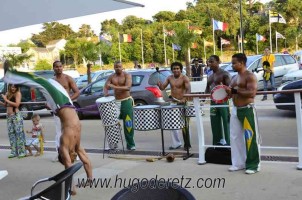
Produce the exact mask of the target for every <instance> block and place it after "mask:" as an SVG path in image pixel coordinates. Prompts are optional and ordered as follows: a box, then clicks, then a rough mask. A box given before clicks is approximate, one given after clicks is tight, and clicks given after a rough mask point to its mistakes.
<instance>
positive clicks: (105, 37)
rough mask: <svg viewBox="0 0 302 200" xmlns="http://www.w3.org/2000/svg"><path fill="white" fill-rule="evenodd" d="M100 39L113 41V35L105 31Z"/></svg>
mask: <svg viewBox="0 0 302 200" xmlns="http://www.w3.org/2000/svg"><path fill="white" fill-rule="evenodd" d="M100 40H102V41H110V42H111V41H112V36H111V35H109V34H107V33H103V34H101V35H100Z"/></svg>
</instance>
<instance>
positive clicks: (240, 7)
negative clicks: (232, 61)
mask: <svg viewBox="0 0 302 200" xmlns="http://www.w3.org/2000/svg"><path fill="white" fill-rule="evenodd" d="M239 12H240V38H241V51H242V53H244V38H243V27H242V0H239Z"/></svg>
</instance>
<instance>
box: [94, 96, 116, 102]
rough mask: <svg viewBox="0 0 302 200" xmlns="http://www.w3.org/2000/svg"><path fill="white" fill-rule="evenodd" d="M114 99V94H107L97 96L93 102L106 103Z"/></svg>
mask: <svg viewBox="0 0 302 200" xmlns="http://www.w3.org/2000/svg"><path fill="white" fill-rule="evenodd" d="M114 100H115V97H114V96H108V97H102V98H98V99H97V100H96V101H95V102H96V103H108V102H110V101H114Z"/></svg>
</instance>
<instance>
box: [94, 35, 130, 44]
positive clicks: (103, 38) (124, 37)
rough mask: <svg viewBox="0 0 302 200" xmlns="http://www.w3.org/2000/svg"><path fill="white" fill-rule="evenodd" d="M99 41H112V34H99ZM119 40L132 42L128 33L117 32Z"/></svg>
mask: <svg viewBox="0 0 302 200" xmlns="http://www.w3.org/2000/svg"><path fill="white" fill-rule="evenodd" d="M99 39H100V41H104V42H106V43H111V42H112V36H111V35H110V34H107V33H103V34H101V35H100V36H99ZM119 42H122V43H123V42H128V43H131V42H132V36H131V35H130V34H119Z"/></svg>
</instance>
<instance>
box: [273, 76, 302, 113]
mask: <svg viewBox="0 0 302 200" xmlns="http://www.w3.org/2000/svg"><path fill="white" fill-rule="evenodd" d="M301 88H302V80H297V81H292V82H287V83H284V84H282V85H281V86H280V87H278V89H277V90H278V91H281V90H292V89H301ZM301 94H302V93H300V96H301V97H302V95H301ZM273 100H274V102H275V103H276V104H277V103H294V102H295V98H294V93H288V94H281V93H278V94H275V95H274V99H273ZM276 108H277V109H280V110H295V105H276Z"/></svg>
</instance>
